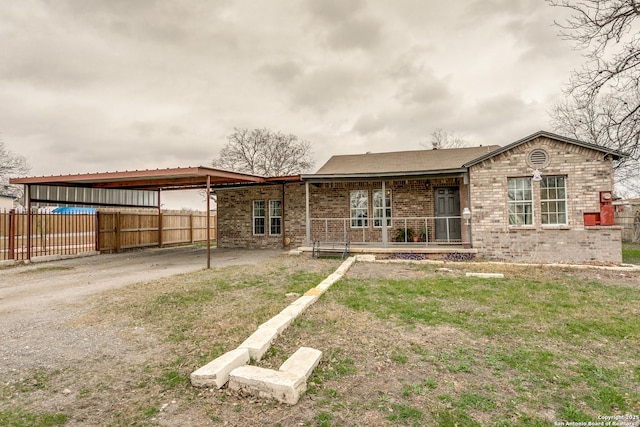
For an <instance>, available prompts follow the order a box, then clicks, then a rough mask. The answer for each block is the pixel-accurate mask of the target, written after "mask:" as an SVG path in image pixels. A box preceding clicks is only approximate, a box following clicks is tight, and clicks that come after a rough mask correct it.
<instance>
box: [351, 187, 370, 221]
mask: <svg viewBox="0 0 640 427" xmlns="http://www.w3.org/2000/svg"><path fill="white" fill-rule="evenodd" d="M350 208H351V227H352V228H364V227H368V226H369V220H368V218H369V194H368V192H367V191H366V190H357V191H352V192H351V194H350Z"/></svg>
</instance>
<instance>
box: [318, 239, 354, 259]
mask: <svg viewBox="0 0 640 427" xmlns="http://www.w3.org/2000/svg"><path fill="white" fill-rule="evenodd" d="M322 254H340V255H341V257H342V259H345V258H347V256H349V241H341V242H323V241H320V240H316V241H314V242H313V251H312V256H313V258H320V257H321V256H322Z"/></svg>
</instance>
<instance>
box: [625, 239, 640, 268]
mask: <svg viewBox="0 0 640 427" xmlns="http://www.w3.org/2000/svg"><path fill="white" fill-rule="evenodd" d="M622 262H624V263H626V264H636V265H640V243H623V244H622Z"/></svg>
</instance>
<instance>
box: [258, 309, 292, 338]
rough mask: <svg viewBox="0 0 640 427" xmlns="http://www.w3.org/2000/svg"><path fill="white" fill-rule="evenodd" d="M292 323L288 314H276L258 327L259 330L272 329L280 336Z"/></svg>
mask: <svg viewBox="0 0 640 427" xmlns="http://www.w3.org/2000/svg"><path fill="white" fill-rule="evenodd" d="M291 322H293V317H292V316H290V315H288V314H283V313H280V314H276V315H275V316H273V317H272V318H271V319H269V320H267V321H266V322H264V323H263V324H262V325H260V326H258V329H260V328H273V329H275V330H276V331H278V334H281V333H282V331H284V330H285V329H287V327H288V326H289V325H290V324H291Z"/></svg>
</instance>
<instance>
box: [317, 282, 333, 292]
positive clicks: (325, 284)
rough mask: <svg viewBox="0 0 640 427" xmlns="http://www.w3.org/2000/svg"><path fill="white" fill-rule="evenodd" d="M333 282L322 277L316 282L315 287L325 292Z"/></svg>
mask: <svg viewBox="0 0 640 427" xmlns="http://www.w3.org/2000/svg"><path fill="white" fill-rule="evenodd" d="M333 283H334V282H332V281H330V280H327V279H324V280H323V281H322V282H320V283H318V285H317V286H316V288H317V289H320V290H321V291H322V292H323V293H324V292H326V291H327V290H328V289H329V288H330V287H331V285H333Z"/></svg>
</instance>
